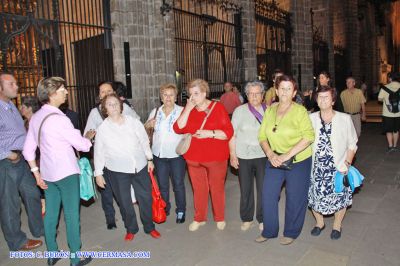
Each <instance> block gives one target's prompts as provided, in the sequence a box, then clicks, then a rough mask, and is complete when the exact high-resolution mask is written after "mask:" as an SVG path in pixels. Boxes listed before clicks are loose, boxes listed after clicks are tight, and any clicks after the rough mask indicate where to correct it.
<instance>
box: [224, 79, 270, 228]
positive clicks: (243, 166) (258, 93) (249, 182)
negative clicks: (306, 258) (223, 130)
mask: <svg viewBox="0 0 400 266" xmlns="http://www.w3.org/2000/svg"><path fill="white" fill-rule="evenodd" d="M245 92H246V95H247V99H248V100H249V102H248V103H247V104H243V105H241V106H239V107H238V108H236V109H235V111H234V112H233V115H232V126H233V129H234V135H233V137H232V138H231V140H230V141H229V150H230V164H231V166H232V167H234V168H236V169H239V183H240V218H241V219H242V226H241V229H242V230H243V231H246V230H248V229H249V228H250V226H251V225H252V223H253V216H254V209H255V208H254V179H255V181H256V188H257V205H256V206H257V208H256V219H257V221H258V223H259V228H260V229H261V230H262V228H263V213H262V196H261V194H262V185H263V181H264V174H265V164H266V163H267V158H266V156H265V153H264V151H263V150H262V148H261V146H260V144H259V142H258V132H259V130H260V126H261V122H262V119H263V116H264V112H265V109H266V108H267V107H266V104H263V103H262V101H263V96H264V85H263V84H262V83H261V82H259V81H254V82H249V83H247V84H246V87H245Z"/></svg>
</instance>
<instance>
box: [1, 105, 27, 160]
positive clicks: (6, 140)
mask: <svg viewBox="0 0 400 266" xmlns="http://www.w3.org/2000/svg"><path fill="white" fill-rule="evenodd" d="M25 138H26V130H25V127H24V121H23V120H22V117H21V115H20V113H19V112H18V109H17V107H15V105H14V103H13V102H12V101H9V102H4V101H3V100H0V160H3V159H5V158H7V157H8V156H9V155H10V152H11V151H12V150H22V148H23V147H24V142H25Z"/></svg>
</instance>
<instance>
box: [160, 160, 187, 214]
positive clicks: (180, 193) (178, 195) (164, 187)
mask: <svg viewBox="0 0 400 266" xmlns="http://www.w3.org/2000/svg"><path fill="white" fill-rule="evenodd" d="M154 166H155V170H156V176H157V180H158V186H159V187H160V192H161V196H162V198H163V200H165V202H166V203H167V207H166V209H165V211H166V212H167V214H169V211H170V209H171V202H170V201H169V178H170V177H171V181H172V187H173V190H174V194H175V204H176V209H175V212H176V213H178V212H183V213H185V211H186V191H185V172H186V167H185V166H186V165H185V160H184V159H183V157H182V156H179V157H176V158H159V157H157V156H154Z"/></svg>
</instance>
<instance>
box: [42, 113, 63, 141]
mask: <svg viewBox="0 0 400 266" xmlns="http://www.w3.org/2000/svg"><path fill="white" fill-rule="evenodd" d="M52 115H58V114H57V113H50V114H48V115H46V116H45V117H44V118H43V120H42V122H41V123H40V126H39V133H38V143H37V145H38V147H39V148H40V134H41V132H42V126H43V123H44V122H45V121H46V119H47V118H49V117H50V116H52Z"/></svg>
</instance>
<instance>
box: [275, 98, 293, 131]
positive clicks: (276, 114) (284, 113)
mask: <svg viewBox="0 0 400 266" xmlns="http://www.w3.org/2000/svg"><path fill="white" fill-rule="evenodd" d="M291 106H292V104H291V103H290V105H289V107H287V108H286V109H285V111H284V112H283V114H282V117H281V119H280V120H279V121H278V123H277V122H276V119H277V117H278V107H276V112H275V123H274V124H275V126H274V127H273V128H272V132H274V133H275V132H276V131H277V130H278V126H279V124H280V123H281V122H282V120H283V118H284V117H285V115H286V113H287V112H288V110H289V109H290V107H291Z"/></svg>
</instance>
